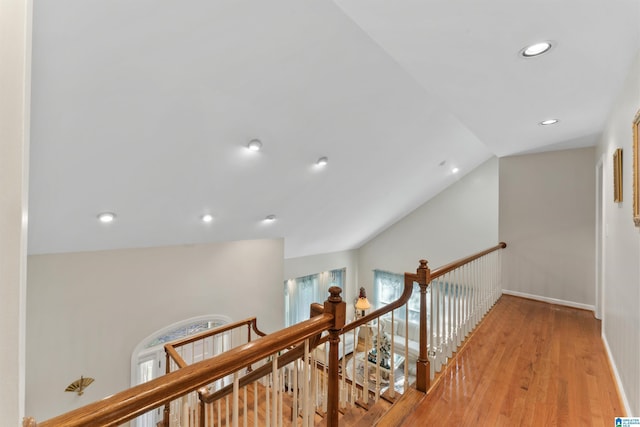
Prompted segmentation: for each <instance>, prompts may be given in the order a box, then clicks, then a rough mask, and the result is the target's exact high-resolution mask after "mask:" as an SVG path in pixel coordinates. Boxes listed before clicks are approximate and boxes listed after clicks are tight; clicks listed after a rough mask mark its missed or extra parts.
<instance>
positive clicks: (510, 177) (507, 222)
mask: <svg viewBox="0 0 640 427" xmlns="http://www.w3.org/2000/svg"><path fill="white" fill-rule="evenodd" d="M594 165H595V149H594V148H593V147H589V148H581V149H575V150H562V151H551V152H546V153H540V154H526V155H520V156H513V157H504V158H502V159H500V240H503V241H505V242H507V244H508V245H509V246H508V248H507V250H506V251H504V253H503V264H502V265H503V277H502V286H503V288H504V289H506V290H507V291H511V292H515V293H521V294H525V295H526V296H532V297H536V298H540V299H545V300H548V301H555V302H562V303H564V304H568V305H573V306H578V307H582V308H588V309H593V308H594V304H595V290H594V288H595V279H594V278H595V234H594V230H595V187H594V183H595V166H594Z"/></svg>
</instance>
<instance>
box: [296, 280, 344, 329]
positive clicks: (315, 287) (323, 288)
mask: <svg viewBox="0 0 640 427" xmlns="http://www.w3.org/2000/svg"><path fill="white" fill-rule="evenodd" d="M344 276H345V269H344V268H342V269H338V270H331V271H325V272H323V273H318V274H312V275H309V276H303V277H297V278H295V279H289V280H286V281H285V282H284V307H285V313H284V318H285V326H291V325H295V324H296V323H299V322H301V321H303V320H307V319H308V318H309V316H310V306H311V304H312V303H314V302H317V303H320V304H322V303H323V302H324V301H325V300H326V299H327V297H328V296H329V288H330V287H331V286H338V287H340V288H342V289H344Z"/></svg>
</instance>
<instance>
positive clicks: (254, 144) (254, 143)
mask: <svg viewBox="0 0 640 427" xmlns="http://www.w3.org/2000/svg"><path fill="white" fill-rule="evenodd" d="M247 148H248V149H249V150H251V151H260V149H261V148H262V142H261V141H260V140H259V139H252V140H251V141H249V145H247Z"/></svg>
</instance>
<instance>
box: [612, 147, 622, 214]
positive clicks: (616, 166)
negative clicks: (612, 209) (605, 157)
mask: <svg viewBox="0 0 640 427" xmlns="http://www.w3.org/2000/svg"><path fill="white" fill-rule="evenodd" d="M613 201H614V202H616V203H620V202H622V148H617V149H616V151H614V152H613Z"/></svg>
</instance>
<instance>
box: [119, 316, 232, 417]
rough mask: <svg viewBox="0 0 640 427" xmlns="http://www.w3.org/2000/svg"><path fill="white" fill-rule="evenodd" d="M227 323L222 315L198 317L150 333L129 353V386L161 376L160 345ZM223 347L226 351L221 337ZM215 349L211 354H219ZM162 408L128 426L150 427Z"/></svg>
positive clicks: (148, 413) (225, 317)
mask: <svg viewBox="0 0 640 427" xmlns="http://www.w3.org/2000/svg"><path fill="white" fill-rule="evenodd" d="M230 322H231V318H229V317H227V316H223V315H216V314H213V315H208V316H199V317H194V318H191V319H186V320H183V321H182V322H178V323H174V324H172V325H169V326H167V327H165V328H162V329H160V330H159V331H156V332H154V333H153V334H151V335H149V336H148V337H146V338H145V339H143V340H142V341H140V342H139V343H138V345H137V346H136V347H135V349H134V350H133V353H132V355H131V386H132V387H133V386H135V385H138V384H142V383H145V382H147V381H150V380H152V379H154V378H157V377H159V376H162V375H164V374H165V360H166V359H165V353H164V344H165V343H168V342H170V341H175V340H177V339H180V338H184V337H187V336H190V335H195V334H197V333H199V332H202V331H206V330H209V329H213V328H217V327H218V326H221V325H224V324H227V323H230ZM224 340H225V344H222V345H223V346H224V348H229V344H228V343H227V342H226V341H228V338H226V336H225V337H224ZM221 351H222V347H220V346H217V347H216V349H215V350H214V352H221ZM163 409H164V407H160V408H157V409H154V410H152V411H149V412H147V413H146V414H143V415H141V416H139V417H138V418H136V419H135V420H134V422H133V424H132V425H134V426H136V427H153V426H155V425H157V423H158V421H160V420H161V419H162V416H163V415H162V411H163Z"/></svg>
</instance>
